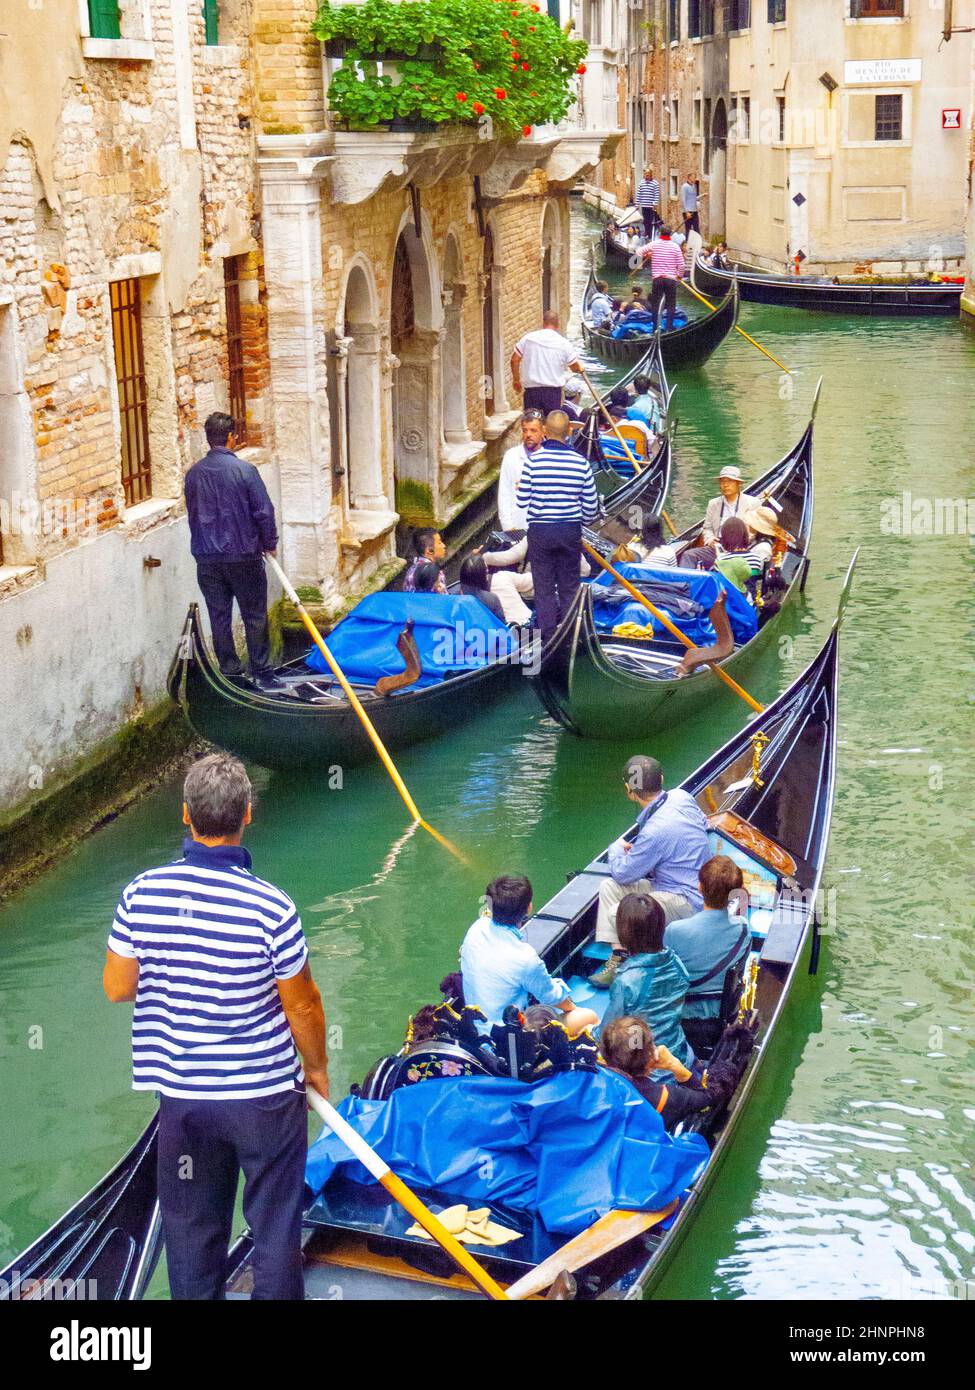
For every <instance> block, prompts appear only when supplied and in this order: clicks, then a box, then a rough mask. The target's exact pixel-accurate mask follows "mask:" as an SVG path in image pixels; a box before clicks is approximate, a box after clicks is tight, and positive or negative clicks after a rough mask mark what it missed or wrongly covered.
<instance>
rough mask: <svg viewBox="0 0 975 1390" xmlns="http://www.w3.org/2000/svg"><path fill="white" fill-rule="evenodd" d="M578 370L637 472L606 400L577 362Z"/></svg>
mask: <svg viewBox="0 0 975 1390" xmlns="http://www.w3.org/2000/svg"><path fill="white" fill-rule="evenodd" d="M579 371H580V373H581V374H582V379H583V381H584V382H585V383H586V385H587V386H588V387H589V390H590V393H591V394H592V396H593V398H594V400H595V402H596V404H597V405H598V406H599V409H600V410H601V411H602V412H603V414H604V415H605V416H606V419H607V421H608V422H609V427H610V429H611V430H612V431H613V433H614V434H615V435H616V438H617V439H618V440H619V442H620V444H621V445H622V448H623V452H624V454H625V455H626V457H627V458H628V459H629V461H630V463H631V464H632V465H633V472H634V473H639V472H640V464H639V463H638V462H637V460H636V456H635V455H634V454H632V453H631V452H630V446H629V445H628V444H627V442H626V440H625V439H624V438H623V436H622V435H621V434H620V430H619V426H618V425H617V423H616V421H615V420H614V419H613V417H612V415H610V413H609V411H608V410H607V408H606V402H605V401H604V400H603V398H602V396H601V395H600V394H599V392H598V391H597V390H596V388H595V386H593V384H592V382H591V381H590V380H589V377H588V376H587V374H586V369H585V367H583V366H582V364H581V363H580V364H579ZM660 515H661V516H662V517H663V519H664V521H666V523H667V525H668V526H669V527H670V534H671V535H672V536H676V535H677V527H676V526H675V525H674V523H673V522H672V521H671V519H670V517H669V516H668V515H667V513H666V512H665V511H664V509H663V507H661V508H660Z"/></svg>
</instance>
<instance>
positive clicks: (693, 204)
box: [680, 174, 702, 237]
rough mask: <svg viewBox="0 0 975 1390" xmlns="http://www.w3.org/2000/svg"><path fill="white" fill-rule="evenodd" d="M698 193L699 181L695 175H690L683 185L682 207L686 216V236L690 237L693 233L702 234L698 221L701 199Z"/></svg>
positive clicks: (681, 192)
mask: <svg viewBox="0 0 975 1390" xmlns="http://www.w3.org/2000/svg"><path fill="white" fill-rule="evenodd" d="M701 196H702V195H701V194H700V193H699V192H698V188H697V180H696V179H695V177H694V175H693V174H688V175H687V177H686V178H685V179H684V182H683V183H682V184H681V190H680V205H681V210H682V212H683V214H684V236H685V237H689V236H690V234H691V232H692V231H693V232H697V234H698V236H700V234H701V224H700V222H699V221H698V216H697V213H698V201H699V199H700V198H701Z"/></svg>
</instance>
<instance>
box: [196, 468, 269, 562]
mask: <svg viewBox="0 0 975 1390" xmlns="http://www.w3.org/2000/svg"><path fill="white" fill-rule="evenodd" d="M184 489H185V492H186V512H187V516H188V517H189V522H190V549H191V550H192V552H193V554H194V555H195V556H196V558H197V559H198V560H246V559H249V558H250V557H251V556H253V555H260V554H261V552H262V551H264V550H276V549H277V544H278V530H277V526H276V525H275V521H274V507H273V505H272V503H271V499H270V497H269V496H268V493H267V488H266V487H265V486H264V480H263V478H262V477H261V475H260V473H258V471H257V469H256V468H255V467H254V465H253V464H252V463H247V462H246V461H245V460H244V459H240V458H238V457H237V455H236V454H235V453H232V452H231V450H230V449H224V448H221V447H219V446H217V447H214V448H212V449H211V450H210V452H209V453H208V454H204V456H203V458H201V459H200V461H199V462H198V463H194V465H193V467H192V468H191V469H190V470H189V472H188V473H187V475H186V481H185V483H184Z"/></svg>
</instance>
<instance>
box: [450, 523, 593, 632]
mask: <svg viewBox="0 0 975 1390" xmlns="http://www.w3.org/2000/svg"><path fill="white" fill-rule="evenodd" d="M474 554H475V555H481V556H482V558H483V560H484V563H485V564H486V565H487V567H488V569H489V570H500V571H502V572H503V573H504V574H505V575H506V576H508V578H506V579H505V582H504V584H503V585H502V584H498V583H496V577H495V576H492V579H491V590H492V592H493V593H496V594H497V595H498V597H499V598H500V599H501V602H502V604H504V603H505V593H506V591H507V589H508V588H509V582H508V580H509V578H510V581H511V583H510V587H513V588H514V590H515V592H516V594H517V595H518V597H519V598H520V599H522V600H523V601H524V602H525V603H531V601H532V599H533V598H534V597H535V585H534V582H533V580H532V572H531V567H530V566H527V565H525V562H526V560H527V559H528V538H527V536H523V537H522V539H521V540H520V541H515V543H514V545H509V546H506V547H505V548H504V549H503V550H484V551H482V550H480V549H478V550H475V551H474ZM518 565H522V566H525V567H524V568H523V569H522V570H521V571H520V572H516V571H515V570H514V569H513V568H512V567H513V566H518ZM579 573H580V574H581V576H582V578H583V579H588V577H589V575H590V574H591V573H592V566H591V565H590V564H589V561H588V560H587V559H586V557H585V555H582V556H580V559H579ZM508 622H520V619H518V618H509V619H508Z"/></svg>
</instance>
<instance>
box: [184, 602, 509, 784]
mask: <svg viewBox="0 0 975 1390" xmlns="http://www.w3.org/2000/svg"><path fill="white" fill-rule="evenodd" d="M380 597H383V596H379V595H372V596H370V599H366V600H363V604H368V603H369V602H370V600H376V599H377V598H380ZM385 597H388V598H390V599H392V598H393V597H394V596H392V595H387V596H385ZM396 597H399V598H402V599H407V598H410V599H420V600H422V599H427V598H434V599H435V600H438V601H439V603H441V604H446V603H448V602H449V601H452V602H453V603H455V604H460V605H461V606H463V605H466V609H464V611H463V612H461V610H460V609H458V610H457V611H456V612H455V611H454V610H453V609H447V608H445V609H444V616H443V619H442V625H443V631H444V632H445V633H447V634H448V635H449V634H450V633H451V632H452V630H453V629H454V627H455V623H456V622H461V623H465V624H467V629H466V635H467V636H472V635H475V629H474V623H475V622H477V621H478V619H477V618H476V617H472V614H473V610H480V613H481V614H482V615H486V616H487V618H489V619H491V621H492V622H493V621H494V620H493V616H492V615H490V614H488V613H487V610H486V609H482V608H481V605H480V604H478V603H477V600H476V599H462V598H457V597H455V596H453V595H451V596H450V597H449V599H442V598H440V596H439V595H422V594H421V595H399V596H396ZM471 605H473V610H472V609H471ZM359 607H360V608H361V607H362V605H359ZM414 607H415V604H414ZM404 611H405V610H404ZM354 612H355V610H353V613H354ZM352 616H353V614H350V615H349V617H352ZM403 625H404V626H405V621H404V624H403ZM396 631H400V635H402V632H401V628H397V629H396V630H395V631H394V630H393V629H392V628H391V630H390V637H389V646H390V649H391V650H392V649H393V648H394V647H395V646H396V645H397V643H398V639H397V636H396ZM492 640H493V639H492ZM505 641H506V642H508V647H507V648H506V649H505V650H502V649H501V646H500V644H496V645H495V646H493V647H491V648H490V649H488V650H487V651H486V656H487V657H488V659H487V660H486V662H485V664H483V665H481V666H479V667H478V668H476V669H473V670H467V671H463V672H459V673H457V674H454V675H451V676H449V677H446V678H445V679H443V680H441V681H440V682H439V683H437V684H431V685H413V686H410V687H407V688H405V689H400V690H396V691H394V692H393V693H391V694H385V695H384V694H381V693H378V692H377V690H376V688H375V682H374V681H372V680H369V681H368V682H365V681H364V682H363V683H361V684H360V683H359V681H358V680H354V681H353V684H354V685H355V686H356V694H357V695H358V696H359V699H360V700H361V702H362V704H363V706H364V707H365V709H366V710H367V712H368V714H369V718H370V719H371V721H372V723H373V725H374V727H375V728H376V730H377V731H378V733H379V736H380V738H381V739H382V740H383V742H384V743H385V745H386V747H387V748H388V749H395V748H403V747H407V746H409V745H411V744H414V743H419V742H421V741H422V740H423V739H427V738H432V737H434V736H435V735H437V734H440V733H442V732H443V731H444V730H445V729H448V728H451V727H453V726H454V725H457V724H460V723H463V722H464V721H465V720H468V719H471V718H474V717H476V715H477V713H478V711H479V710H480V709H481V708H483V706H484V705H485V704H486V703H487V702H488V701H490V700H493V699H496V698H498V697H499V696H500V695H502V694H503V693H504V692H505V691H508V690H510V689H511V688H512V687H513V685H514V683H515V682H516V681H517V680H518V679H519V678H520V673H521V669H522V668H521V660H522V650H521V646H520V644H519V640H518V639H517V637H516V636H513V635H510V634H507V633H506V634H505ZM526 653H527V648H526ZM274 676H275V678H276V682H277V688H274V689H271V690H263V689H259V688H257V687H256V686H251V685H244V684H242V683H241V682H240V681H239V680H235V679H234V678H232V677H228V676H225V675H224V674H223V673H222V672H221V670H220V668H219V666H218V665H217V663H216V661H215V660H214V657H213V654H212V653H211V651H210V648H209V646H208V644H207V642H206V640H205V638H204V635H203V629H202V625H201V621H200V610H199V607H198V605H197V604H195V603H192V604H190V608H189V612H188V614H187V617H186V622H185V624H184V627H183V633H182V636H181V638H180V642H179V646H178V648H177V652H176V656H175V657H174V659H173V663H172V666H171V667H170V670H169V677H168V689H169V694H170V697H171V698H172V699H173V700H174V701H175V702H176V703H177V704H179V705H181V706H182V708H183V710H184V712H185V714H186V717H187V719H188V720H189V722H190V724H191V725H192V727H193V728H194V729H195V730H196V732H197V733H198V734H200V735H201V736H202V737H203V738H205V739H208V740H209V741H210V742H211V743H215V744H217V745H218V746H219V747H221V748H225V749H227V750H228V751H229V752H231V753H236V754H237V755H238V757H241V758H247V759H250V760H252V761H253V762H255V763H259V764H260V765H261V766H262V767H269V768H275V769H288V768H296V767H331V766H340V767H351V766H354V765H356V764H358V763H362V762H365V761H368V760H369V759H370V758H373V757H375V749H374V748H373V745H372V742H371V741H370V739H369V736H368V734H367V733H366V731H365V729H364V728H363V726H362V724H361V722H360V720H359V717H358V715H357V714H356V713H355V711H354V710H353V709H352V707H351V706H350V704H349V703H348V700H347V699H346V697H345V695H344V694H343V693H342V690H341V687H340V686H339V685H338V683H337V682H336V681H334V680H333V679H332V678H331V676H330V675H327V674H326V675H322V674H316V673H315V672H313V671H310V670H309V669H308V668H307V667H306V665H305V663H304V661H303V660H298V661H292V662H289V663H287V664H286V665H283V666H279V667H278V668H277V669H276V670H275V672H274Z"/></svg>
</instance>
